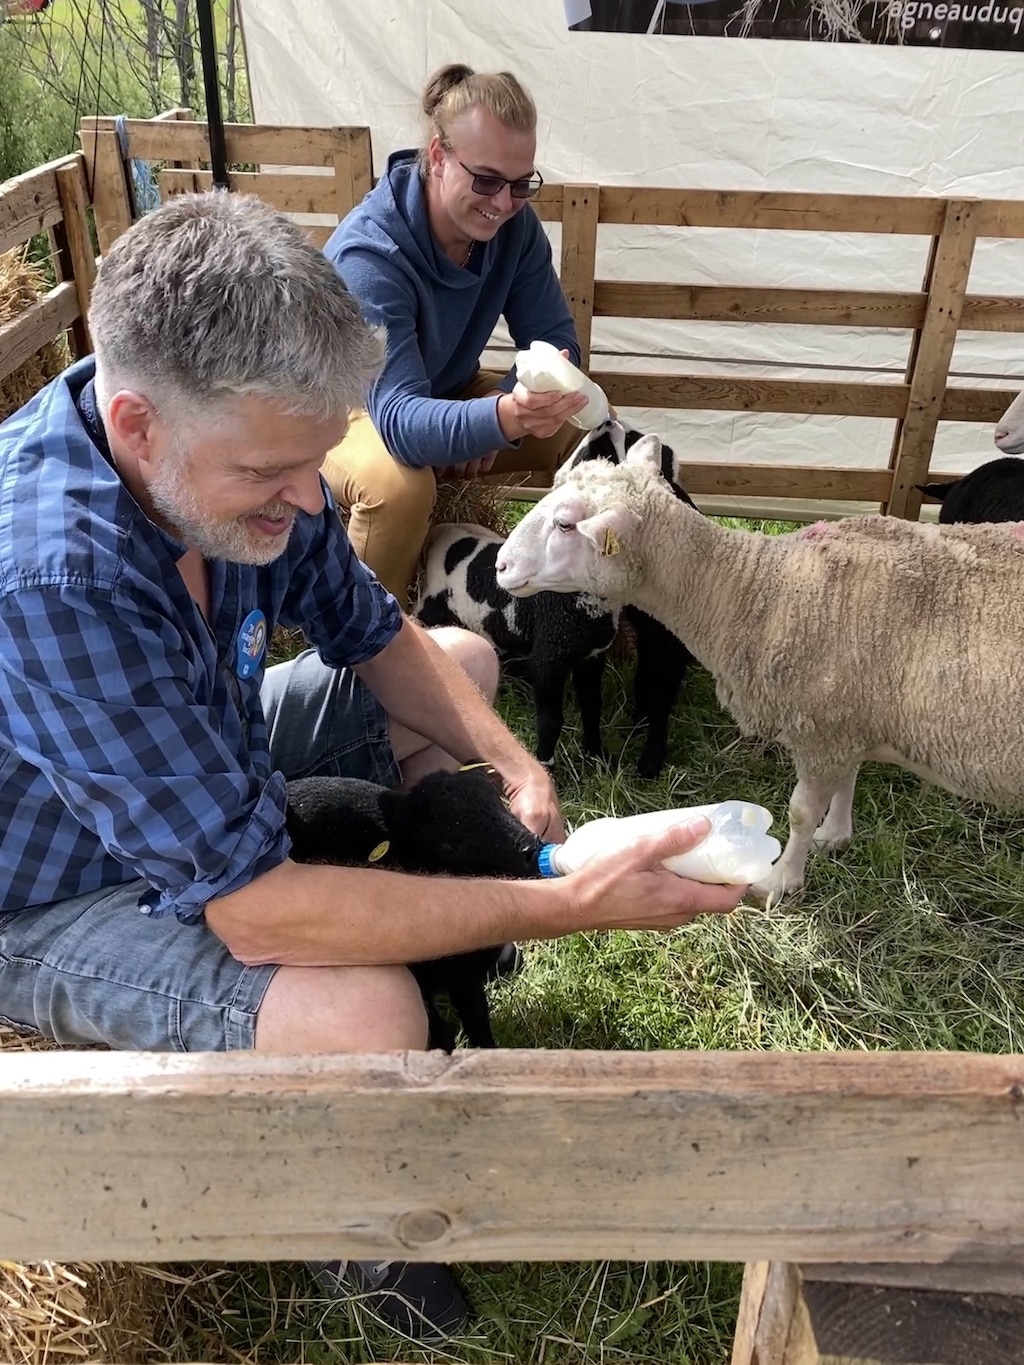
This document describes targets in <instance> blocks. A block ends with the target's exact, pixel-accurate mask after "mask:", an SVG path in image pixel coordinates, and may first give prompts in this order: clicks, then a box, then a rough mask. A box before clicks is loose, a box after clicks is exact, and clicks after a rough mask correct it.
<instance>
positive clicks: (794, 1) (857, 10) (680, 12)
mask: <svg viewBox="0 0 1024 1365" xmlns="http://www.w3.org/2000/svg"><path fill="white" fill-rule="evenodd" d="M563 3H564V6H565V17H566V21H567V22H568V24H569V28H570V29H571V30H572V31H573V32H575V33H581V32H594V33H644V34H652V35H653V34H661V33H666V34H692V35H694V36H697V37H705V38H787V39H790V40H793V39H797V40H800V41H805V42H806V41H814V40H818V41H830V42H853V43H875V44H884V45H886V46H905V47H963V48H988V49H992V50H994V51H1000V52H1022V53H1024V0H1015V3H1002V4H1000V3H996V0H969V3H961V2H960V0H563ZM1021 74H1022V76H1024V67H1022V68H1021Z"/></svg>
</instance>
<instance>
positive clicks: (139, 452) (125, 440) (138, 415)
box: [103, 389, 156, 462]
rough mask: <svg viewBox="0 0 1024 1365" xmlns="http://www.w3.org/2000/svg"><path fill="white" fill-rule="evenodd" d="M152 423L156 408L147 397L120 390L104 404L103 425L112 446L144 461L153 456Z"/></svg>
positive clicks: (132, 391) (131, 391)
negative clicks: (105, 408) (105, 407)
mask: <svg viewBox="0 0 1024 1365" xmlns="http://www.w3.org/2000/svg"><path fill="white" fill-rule="evenodd" d="M155 420H156V409H155V408H154V407H153V404H152V403H151V402H150V401H149V399H148V398H146V397H145V396H144V395H143V394H141V393H135V392H134V390H132V389H120V390H119V391H118V392H117V393H115V394H114V396H113V397H112V398H111V400H110V402H109V403H108V404H107V412H106V416H105V417H104V421H103V425H104V427H105V429H106V432H107V439H108V440H109V441H110V443H111V445H114V446H116V447H117V448H118V449H119V450H123V451H125V452H127V453H128V454H129V455H131V456H133V458H134V459H136V460H138V461H140V462H144V461H147V460H149V458H150V456H151V454H152V449H153V423H154V421H155Z"/></svg>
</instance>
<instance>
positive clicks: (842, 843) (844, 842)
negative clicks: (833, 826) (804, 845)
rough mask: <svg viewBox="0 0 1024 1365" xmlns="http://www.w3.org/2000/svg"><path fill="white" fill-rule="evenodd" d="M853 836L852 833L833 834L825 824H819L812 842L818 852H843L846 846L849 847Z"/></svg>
mask: <svg viewBox="0 0 1024 1365" xmlns="http://www.w3.org/2000/svg"><path fill="white" fill-rule="evenodd" d="M852 838H853V835H852V833H851V834H848V833H842V832H841V833H836V834H833V833H832V831H831V830H829V829H827V828H826V826H825V825H819V826H818V828H817V829H816V830H815V831H814V834H813V836H812V838H811V843H812V844H813V846H814V849H815V851H816V852H817V853H842V851H843V849H844V848H849V846H850V840H851V839H852Z"/></svg>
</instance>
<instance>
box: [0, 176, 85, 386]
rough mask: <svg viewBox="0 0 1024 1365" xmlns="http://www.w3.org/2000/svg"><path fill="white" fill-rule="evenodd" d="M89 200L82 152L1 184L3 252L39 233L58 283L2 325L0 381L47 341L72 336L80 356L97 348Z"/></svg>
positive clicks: (75, 352) (0, 237) (75, 353)
mask: <svg viewBox="0 0 1024 1365" xmlns="http://www.w3.org/2000/svg"><path fill="white" fill-rule="evenodd" d="M88 207H89V197H88V191H87V188H86V183H85V163H84V159H83V157H82V156H81V154H80V153H76V154H75V155H73V156H68V157H62V158H61V159H60V160H58V161H51V162H50V163H49V164H48V165H45V166H39V167H37V168H36V169H35V170H32V171H28V172H27V173H26V174H25V175H19V176H17V177H16V178H15V179H13V180H8V181H6V182H5V183H4V184H3V185H0V254H3V253H4V252H7V251H15V250H17V249H18V248H19V247H24V246H26V245H27V244H28V243H29V242H31V240H32V239H33V238H34V237H35V236H36V235H37V234H39V233H46V234H47V237H48V241H49V254H50V263H51V267H52V270H53V274H54V277H55V281H56V282H55V284H54V286H53V288H52V289H49V290H48V291H47V292H46V293H45V294H43V295H42V296H41V297H40V299H39V300H38V301H37V302H35V303H31V304H29V305H28V306H27V307H26V308H25V309H24V310H22V311H21V312H20V313H18V315H17V316H15V317H13V318H12V319H11V320H10V321H8V322H6V323H5V324H3V326H0V379H6V378H7V376H8V375H10V374H13V373H14V371H15V370H17V369H18V368H19V367H20V366H22V365H23V364H24V363H25V362H26V361H27V360H29V359H30V358H31V357H32V356H33V355H34V354H35V353H36V352H37V351H38V350H40V349H41V348H42V347H43V346H45V345H47V343H49V342H51V341H55V340H56V339H57V338H59V337H61V336H63V335H64V333H69V334H70V335H69V341H70V347H71V354H72V356H74V357H75V358H77V357H78V356H81V355H86V354H88V352H89V351H90V350H91V349H92V343H91V340H90V338H89V331H88V326H87V324H86V311H87V309H88V306H89V295H90V293H91V292H92V285H93V280H94V279H95V276H96V260H95V254H94V252H93V248H92V243H91V240H90V236H89V221H88V212H87V211H88Z"/></svg>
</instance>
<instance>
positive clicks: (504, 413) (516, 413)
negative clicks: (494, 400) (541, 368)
mask: <svg viewBox="0 0 1024 1365" xmlns="http://www.w3.org/2000/svg"><path fill="white" fill-rule="evenodd" d="M562 354H563V355H564V356H565V358H566V360H568V359H569V352H568V351H566V350H564V349H563V351H562ZM586 406H587V399H586V397H585V396H584V395H583V394H582V393H561V392H560V391H559V390H557V389H550V390H548V391H547V392H545V393H531V391H530V390H529V389H528V388H526V387H525V386H524V385H522V384H519V383H517V384H516V386H515V388H514V389H513V390H512V392H511V393H503V394H502V395H501V396H500V397H499V399H498V424H499V425H500V427H501V429H502V431H503V432H504V433H505V435H506V437H507V438H508V439H509V440H510V441H519V440H521V439H522V438H523V437H524V436H536V437H537V438H538V439H539V440H542V441H545V440H547V438H548V437H549V436H554V434H555V432H556V431H558V429H559V428H560V427H561V426H563V425H564V424H565V423H566V422H568V420H569V418H570V417H573V416H575V414H576V413H577V412H582V411H583V409H584V408H585V407H586Z"/></svg>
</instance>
